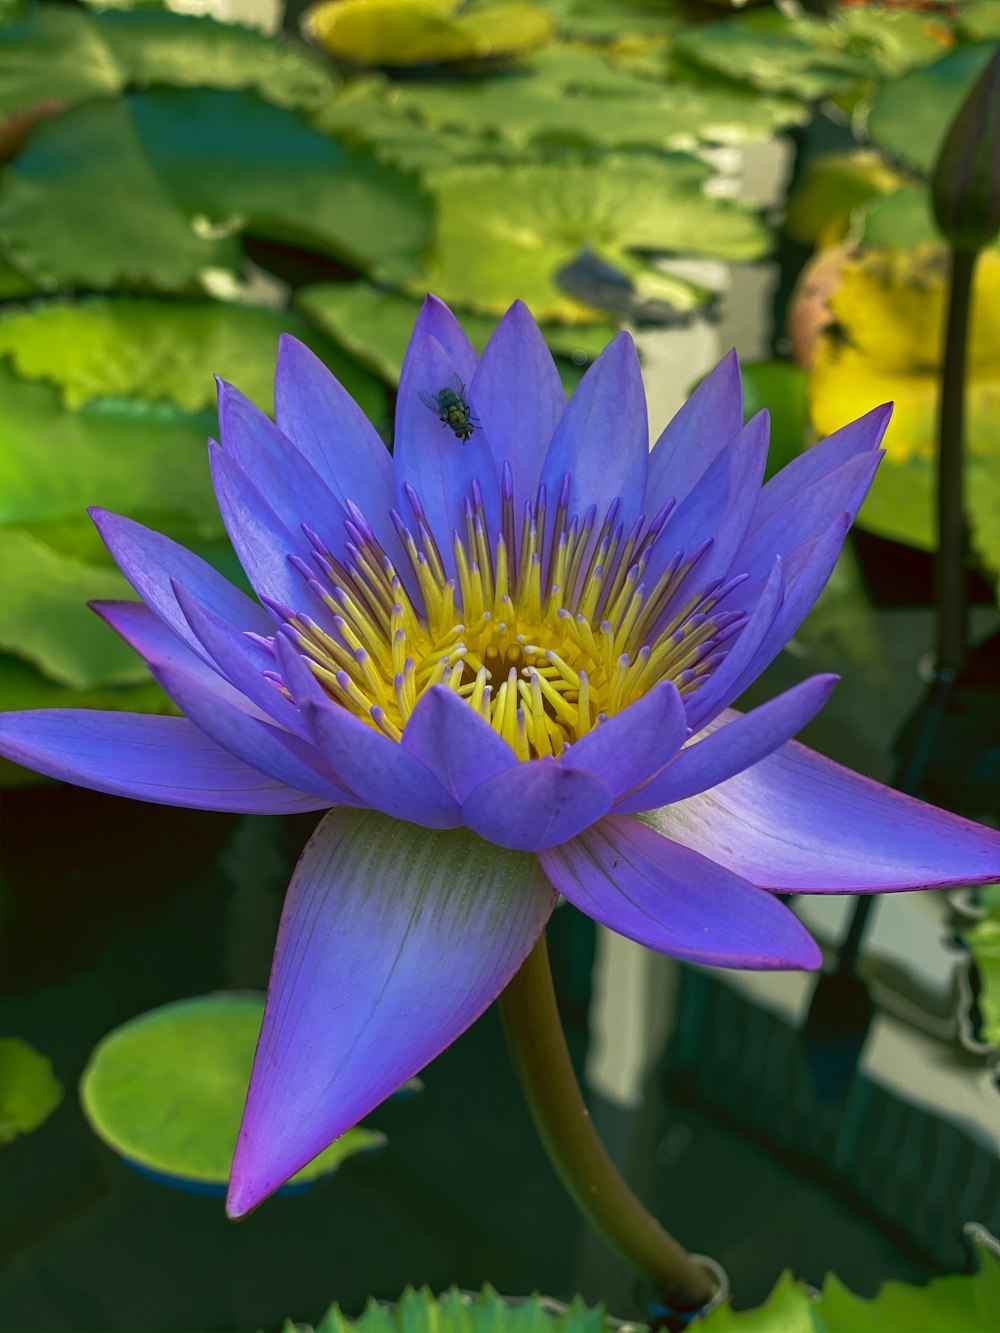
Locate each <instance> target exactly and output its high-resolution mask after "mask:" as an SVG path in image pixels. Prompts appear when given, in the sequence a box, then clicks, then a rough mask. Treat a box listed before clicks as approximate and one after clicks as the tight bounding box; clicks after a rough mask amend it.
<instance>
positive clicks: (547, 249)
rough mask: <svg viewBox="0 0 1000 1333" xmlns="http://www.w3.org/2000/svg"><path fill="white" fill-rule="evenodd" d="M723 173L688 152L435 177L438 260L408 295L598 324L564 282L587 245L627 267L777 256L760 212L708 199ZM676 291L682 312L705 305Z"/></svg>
mask: <svg viewBox="0 0 1000 1333" xmlns="http://www.w3.org/2000/svg"><path fill="white" fill-rule="evenodd" d="M711 175H712V172H711V169H710V168H709V167H707V166H706V165H705V164H704V163H703V162H701V161H699V160H698V159H697V158H694V157H687V156H685V155H683V154H669V155H664V156H661V157H647V156H644V155H639V154H632V155H628V156H624V155H611V156H606V157H600V158H598V159H596V160H593V161H586V160H583V159H573V158H567V157H562V158H559V159H557V160H555V161H553V162H550V163H546V164H531V165H525V166H514V167H501V166H493V165H484V166H478V167H476V166H468V167H462V168H454V169H450V170H444V171H436V172H432V173H430V175H429V176H428V177H427V181H426V183H427V186H428V188H429V189H430V190H431V192H432V194H433V196H434V199H435V203H436V206H437V228H436V233H435V238H434V245H433V250H432V252H431V253H430V254H429V255H428V257H427V260H426V264H425V268H424V271H423V272H422V273H421V274H420V275H419V277H416V278H413V279H409V280H408V281H407V282H406V286H407V287H408V289H410V290H411V291H413V292H414V293H420V292H423V291H426V290H430V291H434V292H437V293H438V294H439V295H440V296H441V297H442V298H443V299H444V300H446V301H452V302H454V303H455V304H456V305H459V306H469V307H471V308H472V309H474V310H480V311H485V312H488V313H491V314H501V313H502V312H503V311H504V310H506V309H507V307H508V306H509V305H510V303H511V302H512V301H513V300H514V299H515V298H517V297H520V298H521V299H522V300H523V301H525V302H526V303H527V304H528V305H529V306H530V307H531V309H532V310H533V311H534V313H535V317H536V318H537V319H539V320H541V321H543V322H548V321H553V322H562V323H594V322H597V321H598V320H599V318H600V316H599V314H598V312H597V311H596V310H594V309H593V308H592V307H590V306H587V305H585V304H583V303H582V302H580V301H578V300H575V299H574V298H572V297H570V296H567V295H566V294H565V293H563V292H562V291H561V290H560V289H559V287H558V286H557V283H556V280H555V275H556V274H557V272H558V271H559V270H560V269H561V268H563V267H564V266H565V265H567V264H568V263H570V262H571V261H572V260H574V259H575V258H577V256H578V255H579V253H580V251H581V250H582V249H583V248H584V247H587V248H589V249H590V250H593V251H594V252H596V253H597V254H598V255H600V256H601V257H602V258H603V259H605V260H607V261H609V262H610V263H612V264H618V265H619V266H624V265H626V264H627V262H628V252H629V251H645V252H654V253H667V252H672V251H676V252H680V253H686V254H702V255H716V256H719V257H724V258H730V259H749V258H753V257H756V256H759V255H761V254H762V253H764V252H766V250H767V248H768V246H769V235H768V232H767V230H766V229H765V228H764V226H763V225H762V224H761V223H760V222H759V221H758V220H757V219H756V218H755V217H754V216H753V215H752V214H751V213H749V212H748V211H746V210H745V209H743V208H741V207H740V206H739V205H737V204H734V203H732V202H731V201H729V200H725V199H717V198H712V197H710V196H709V195H707V194H706V193H705V186H706V184H707V183H708V181H709V179H710V177H711ZM675 290H676V291H677V293H678V298H677V304H678V305H681V303H682V295H681V294H684V293H686V296H687V300H688V308H691V307H693V306H696V305H697V304H698V303H699V302H700V300H701V299H703V298H702V294H701V293H700V292H699V291H698V289H696V288H695V287H694V286H693V285H692V284H686V283H684V282H682V281H680V280H678V282H677V284H676V289H675ZM682 308H683V306H682Z"/></svg>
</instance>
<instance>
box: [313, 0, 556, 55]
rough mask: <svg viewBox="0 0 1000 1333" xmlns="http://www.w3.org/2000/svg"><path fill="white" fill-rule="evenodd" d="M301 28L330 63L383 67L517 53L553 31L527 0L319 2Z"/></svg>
mask: <svg viewBox="0 0 1000 1333" xmlns="http://www.w3.org/2000/svg"><path fill="white" fill-rule="evenodd" d="M304 27H305V29H306V31H307V32H308V33H309V34H310V35H311V36H312V37H313V38H314V39H315V40H316V41H317V42H319V43H320V44H321V45H322V46H324V47H325V48H326V50H327V51H329V52H330V53H331V55H334V56H336V57H337V58H338V59H340V60H345V61H349V62H351V63H352V64H355V65H365V66H384V67H398V66H406V65H428V64H445V63H449V62H454V61H460V62H463V63H464V62H469V61H477V60H496V59H497V58H501V57H510V56H517V55H523V54H524V53H525V52H526V51H534V50H535V49H536V48H537V47H539V46H542V45H544V43H545V42H547V41H548V40H549V38H550V37H551V36H552V31H553V25H552V20H551V18H550V17H549V15H548V14H547V13H546V11H545V10H544V9H543V8H542V7H541V6H540V5H537V4H533V3H532V2H531V0H472V3H470V2H469V0H333V2H331V0H324V2H323V3H321V4H318V5H314V6H313V7H312V9H310V10H309V12H308V13H307V15H306V17H305V20H304Z"/></svg>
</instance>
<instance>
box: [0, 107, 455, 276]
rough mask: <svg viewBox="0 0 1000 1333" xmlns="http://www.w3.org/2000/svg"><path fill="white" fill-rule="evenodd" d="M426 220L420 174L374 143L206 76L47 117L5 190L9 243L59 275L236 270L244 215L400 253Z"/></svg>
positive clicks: (355, 247) (255, 222)
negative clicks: (346, 139) (324, 129)
mask: <svg viewBox="0 0 1000 1333" xmlns="http://www.w3.org/2000/svg"><path fill="white" fill-rule="evenodd" d="M67 219H71V220H72V225H71V226H67ZM429 223H430V216H429V208H428V205H427V202H426V200H425V199H424V198H423V197H422V196H421V193H420V191H419V189H418V187H417V186H416V184H415V183H413V182H412V181H410V180H409V179H408V178H406V177H404V176H403V175H401V174H400V173H399V172H398V171H396V170H394V169H393V168H391V167H389V166H387V165H386V164H384V163H379V162H377V161H373V160H372V157H371V155H370V154H367V153H363V152H358V151H352V150H349V149H345V148H344V147H342V146H341V145H340V144H338V143H336V142H335V141H334V140H333V139H331V138H330V137H328V136H327V135H324V134H321V133H319V132H318V131H317V130H315V129H313V128H312V126H311V125H309V123H308V122H307V121H306V120H305V118H304V116H303V115H302V114H301V113H299V112H297V111H293V110H289V109H287V108H284V107H278V106H274V105H272V104H270V103H269V102H265V101H263V100H262V99H261V98H260V97H258V96H256V95H255V94H253V93H250V92H230V91H213V90H204V89H197V90H195V89H174V90H163V91H155V92H149V93H133V94H130V95H128V96H126V97H124V98H122V99H120V100H119V101H114V102H112V101H102V102H92V103H87V104H85V105H83V106H79V107H76V108H73V109H72V110H70V111H68V112H66V113H65V114H64V115H61V116H57V117H54V118H52V119H50V120H47V121H45V122H44V123H43V124H41V125H39V126H38V127H37V128H36V129H35V131H34V132H33V134H32V136H31V138H30V140H29V142H28V144H27V146H26V147H25V149H24V151H23V152H22V153H21V154H20V156H19V157H18V158H17V159H16V160H15V161H14V162H13V163H12V164H11V165H10V167H9V168H8V171H7V176H6V180H5V188H4V192H3V196H2V199H0V244H2V245H4V246H5V247H6V250H7V251H8V253H9V255H10V257H11V260H12V261H13V262H14V263H15V264H16V265H17V267H18V268H19V269H21V270H22V271H23V272H24V273H26V274H27V275H28V276H29V277H31V278H33V279H35V280H36V281H38V282H39V284H40V285H43V286H45V287H49V288H55V287H60V286H61V287H73V286H77V285H82V286H86V287H90V288H97V289H106V288H109V287H116V286H128V287H137V286H139V287H144V288H148V287H150V286H152V287H154V288H157V289H159V290H164V291H167V290H182V289H184V288H187V287H189V286H192V285H195V284H200V285H202V286H203V287H204V286H205V285H206V283H208V282H209V281H210V280H211V278H212V275H213V272H214V271H216V270H218V269H219V268H222V269H224V270H228V271H229V272H231V273H232V272H233V271H234V269H235V266H236V264H237V260H238V257H239V245H238V235H239V233H240V232H241V231H244V230H254V231H256V232H258V233H259V234H263V235H266V236H270V237H273V238H276V239H280V240H288V241H294V242H298V243H301V244H304V245H308V246H312V247H313V248H316V249H319V250H322V251H324V252H326V253H331V254H334V255H336V256H337V257H338V258H341V259H345V260H347V261H348V262H350V263H355V264H357V265H358V266H361V267H363V266H365V265H366V264H370V263H373V262H376V261H382V262H385V261H388V260H389V259H390V258H392V259H395V260H396V261H397V262H398V263H401V264H402V265H403V266H404V267H405V264H406V262H407V257H410V263H411V265H412V256H413V255H414V254H415V253H416V252H417V251H418V250H419V248H420V246H421V245H422V244H423V243H424V241H425V239H426V236H427V232H428V228H429Z"/></svg>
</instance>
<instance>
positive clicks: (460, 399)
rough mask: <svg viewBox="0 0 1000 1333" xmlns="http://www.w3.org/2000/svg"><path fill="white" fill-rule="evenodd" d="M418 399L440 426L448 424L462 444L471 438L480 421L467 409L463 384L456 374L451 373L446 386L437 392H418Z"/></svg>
mask: <svg viewBox="0 0 1000 1333" xmlns="http://www.w3.org/2000/svg"><path fill="white" fill-rule="evenodd" d="M420 401H421V402H422V403H423V405H424V407H429V408H430V410H431V411H432V412H433V413H434V415H435V416H436V417H437V419H438V421H440V422H441V424H442V426H448V427H450V428H451V430H453V431H454V432H455V438H456V439H458V440H461V441H462V443H463V444H464V443H465V441H466V440H471V439H472V432H473V431H474V430H475V429H476V427H477V426H478V425H479V424H480V423H479V422H478V421H477V420H476V418H475V417H474V416H473V415H472V413H471V412H470V411H469V404H468V403H467V402H466V399H465V385H464V384H463V383H462V381H461V380H460V379H459V378H458V376H457V375H452V377H451V379H450V380H449V381H448V386H447V388H444V389H440V390H439V391H438V392H437V393H422V394H420Z"/></svg>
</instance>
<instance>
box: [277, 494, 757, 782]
mask: <svg viewBox="0 0 1000 1333" xmlns="http://www.w3.org/2000/svg"><path fill="white" fill-rule="evenodd" d="M569 494H570V478H569V477H568V476H567V477H565V478H564V480H563V484H562V486H561V488H560V493H559V496H558V499H557V503H556V506H555V512H554V513H551V514H550V513H548V512H547V507H546V494H545V488H544V487H542V488H540V490H539V493H538V497H537V499H536V501H535V503H534V504H530V503H529V504H527V505H526V506H525V510H524V515H523V521H522V523H521V527H520V535H519V537H518V536H517V535H516V533H517V529H516V525H515V521H514V503H513V486H512V480H511V477H510V473H509V469H505V472H504V478H503V487H502V496H501V501H502V507H501V522H500V528H499V531H495V532H492V533H491V532H490V531H489V526H488V523H487V519H486V515H485V513H484V508H483V499H482V495H481V493H480V491H479V488H478V486H476V485H475V483H473V487H472V495H471V497H470V498H468V499H467V500H466V502H465V514H464V520H465V522H464V528H465V530H464V532H458V531H456V532H455V533H454V534H453V552H454V569H455V574H454V576H451V575H450V574H449V573H448V571H447V570H446V568H445V563H444V561H443V559H442V556H441V551H440V548H439V547H438V545H437V542H436V540H435V537H434V534H433V533H432V532H431V530H430V526H429V524H428V522H427V519H426V515H425V513H424V510H423V507H422V505H421V503H420V499H419V497H418V496H417V495H416V494H415V493H414V492H413V491H412V490H410V489H409V488H408V489H407V499H408V501H409V503H410V506H411V509H412V511H413V522H412V525H410V526H408V525H407V524H406V523H405V522H404V521H403V519H402V518H401V517H400V515H399V514H397V513H395V512H393V515H392V518H393V523H394V525H395V527H396V531H397V533H398V534H399V537H400V541H401V542H402V546H403V549H404V551H405V553H406V557H407V564H408V568H407V569H406V570H405V571H404V573H405V577H401V575H400V572H399V571H397V569H396V568H395V567H394V566H393V564H392V562H391V561H390V559H389V557H388V556H387V555H386V553H385V551H384V549H383V548H382V546H381V545H380V543H379V542H378V540H377V538H376V536H375V534H374V532H373V531H372V529H371V527H370V526H369V524H368V523H367V521H366V520H365V518H364V516H363V515H362V514H361V513H360V512H359V511H358V510H357V509H356V508H354V507H351V520H350V521H349V522H348V523H347V533H348V537H349V539H350V540H349V541H348V542H347V544H346V546H345V554H344V556H343V558H340V559H338V558H337V557H336V556H334V555H333V554H332V552H331V551H330V550H329V549H328V548H327V547H326V546H325V545H324V544H323V542H322V541H321V540H320V539H319V538H318V537H316V536H315V534H313V533H311V532H310V533H308V536H309V539H310V541H311V542H312V543H313V546H314V548H315V558H316V560H317V563H318V565H319V567H320V569H321V570H322V573H323V576H324V577H323V580H322V581H321V580H317V579H316V578H315V577H314V573H313V571H310V570H309V569H308V568H307V567H306V566H305V565H301V566H300V568H301V572H302V573H303V574H304V575H305V576H306V577H307V578H308V580H309V582H310V586H311V587H312V588H313V591H314V592H316V593H317V594H318V595H319V596H320V597H321V598H322V600H323V601H324V603H325V604H326V606H327V607H328V608H329V610H330V612H331V613H332V624H331V625H330V626H329V627H328V628H324V627H323V626H321V625H319V624H317V623H316V621H315V620H313V619H311V618H310V617H308V616H303V615H298V614H295V615H292V616H291V617H290V618H289V619H288V622H287V632H291V633H292V635H293V637H294V639H295V641H296V643H297V645H298V647H299V649H300V651H301V652H303V653H304V654H305V655H306V657H307V658H308V661H309V665H310V667H311V668H312V671H313V673H314V674H315V676H316V678H317V680H319V682H320V683H321V684H322V686H323V688H324V689H325V690H326V691H327V693H328V694H329V695H330V697H331V698H332V699H334V700H335V701H336V702H337V703H338V704H341V705H342V706H343V707H345V708H348V709H350V710H351V712H353V713H354V714H355V715H356V716H357V717H359V718H361V719H362V720H363V721H364V722H367V723H369V724H370V725H372V726H374V727H377V728H379V729H380V730H381V731H383V732H384V733H385V734H386V735H387V736H390V737H391V738H392V739H393V740H396V741H398V740H399V739H400V738H401V736H402V733H403V729H404V727H405V726H406V723H407V720H408V719H409V717H410V714H411V713H412V711H413V709H414V707H415V706H416V703H417V701H418V699H419V698H420V697H421V695H422V694H423V693H424V692H425V691H426V690H428V689H430V688H431V686H433V685H445V686H447V687H448V688H449V689H452V690H454V691H455V692H456V693H457V694H458V695H460V696H461V697H462V698H464V699H465V700H466V701H467V702H468V704H469V706H470V707H471V708H474V709H476V711H477V712H478V713H479V714H480V715H481V716H482V717H483V718H484V719H485V720H486V721H487V722H488V723H489V724H490V725H491V726H492V727H493V729H494V730H495V731H496V732H497V733H498V734H499V735H500V736H502V737H503V739H504V740H506V741H507V743H508V744H509V745H510V746H511V747H512V749H513V750H514V751H515V753H516V754H517V756H518V758H519V759H533V758H538V757H541V756H544V755H556V756H558V755H559V754H560V753H561V752H562V750H563V748H564V747H565V746H566V745H571V744H572V743H573V742H574V741H576V740H579V738H580V737H581V736H585V735H586V734H587V732H589V731H591V730H592V729H593V728H594V727H596V726H599V725H600V724H601V723H602V722H603V721H605V720H606V719H607V718H608V717H610V716H612V715H613V714H615V713H619V712H621V711H622V709H624V708H627V707H628V705H629V704H631V703H633V702H634V701H635V700H636V699H638V698H639V697H640V696H641V695H643V694H645V693H646V692H647V691H648V690H649V689H651V688H652V687H653V686H654V685H655V684H657V682H659V681H662V680H669V681H673V682H674V684H675V685H676V686H677V688H678V690H679V691H680V692H681V693H682V694H685V693H690V692H691V691H693V690H695V689H697V688H698V687H699V686H700V685H701V683H702V682H703V681H704V680H705V678H706V677H707V676H708V675H709V674H710V673H711V671H712V670H713V669H714V667H715V666H716V665H717V664H718V663H719V661H721V659H722V657H723V656H724V655H725V650H724V648H723V645H724V644H727V642H728V640H730V639H731V638H732V637H733V636H734V635H735V634H737V633H738V632H739V630H740V629H742V627H743V625H744V623H745V621H746V616H745V614H744V613H743V612H720V611H718V610H717V607H718V605H719V603H720V602H721V601H722V599H723V598H724V597H725V596H726V595H727V594H728V593H729V592H731V591H732V589H733V588H734V587H735V586H736V584H738V583H739V582H742V576H741V577H740V578H738V579H736V580H732V581H730V582H728V583H723V581H722V580H721V579H716V580H714V581H712V582H710V583H708V584H707V585H705V586H703V587H701V588H698V587H697V586H696V566H697V564H698V562H699V560H700V559H701V558H702V556H703V555H704V553H705V551H707V550H708V548H709V546H710V545H711V542H710V541H708V542H705V543H704V544H703V545H702V546H701V547H699V548H698V549H697V550H695V551H694V552H692V553H690V554H685V553H684V552H677V553H675V554H674V555H673V556H672V557H671V558H670V559H669V560H667V561H666V562H660V561H657V567H658V568H659V569H660V572H659V573H658V574H656V576H655V579H653V580H652V581H647V580H646V579H645V578H644V575H645V574H646V572H647V569H648V567H649V565H650V557H651V554H652V552H653V550H654V548H655V547H656V546H657V543H658V542H659V541H660V538H661V535H662V534H663V533H664V525H665V523H666V520H667V517H668V515H669V513H670V510H671V508H672V507H673V502H672V501H671V502H670V503H669V504H667V505H665V506H664V507H663V509H662V510H661V511H660V513H659V514H657V515H656V516H655V517H654V518H653V520H652V521H651V522H649V523H647V522H646V519H645V517H642V518H640V519H639V520H638V521H637V522H636V523H635V525H634V526H633V527H632V529H631V531H630V532H628V533H626V532H625V531H624V527H623V524H622V523H620V522H619V521H618V520H617V513H618V508H619V505H618V501H617V500H616V501H614V502H613V503H612V505H611V507H610V508H609V510H608V512H607V514H606V516H605V518H604V522H603V524H602V525H601V526H600V528H597V514H596V509H595V507H593V506H592V507H591V508H590V509H589V510H588V511H587V512H586V514H584V515H583V516H582V517H580V516H578V515H573V516H570V515H569V513H568V501H569ZM279 683H280V682H279Z"/></svg>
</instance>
